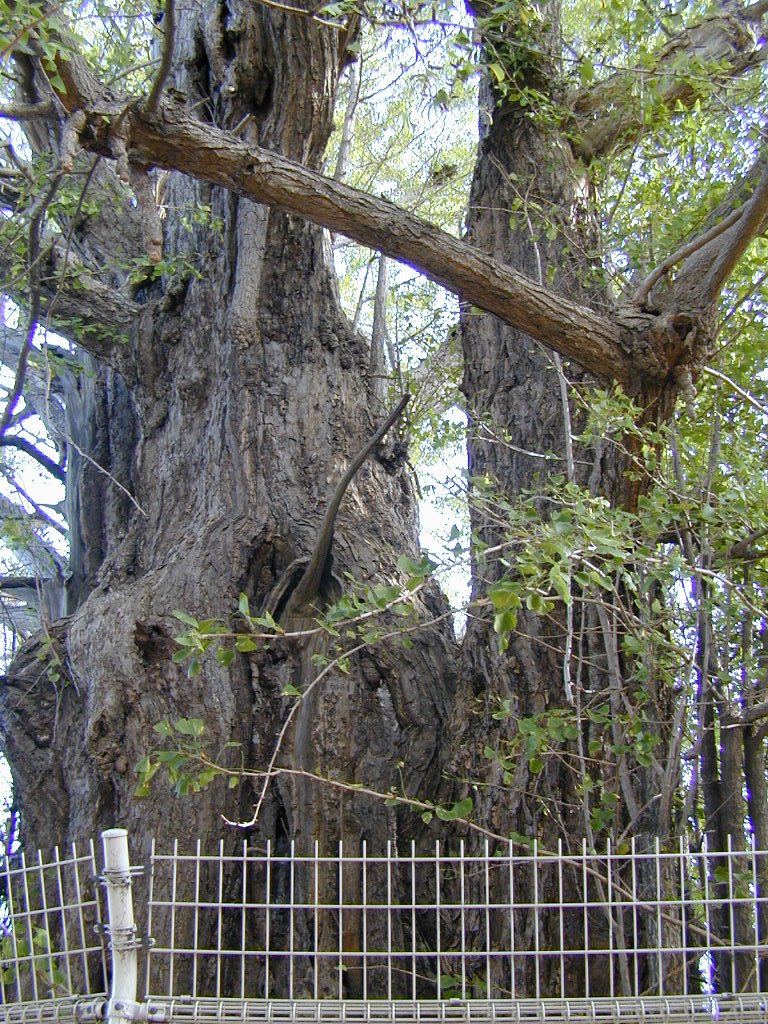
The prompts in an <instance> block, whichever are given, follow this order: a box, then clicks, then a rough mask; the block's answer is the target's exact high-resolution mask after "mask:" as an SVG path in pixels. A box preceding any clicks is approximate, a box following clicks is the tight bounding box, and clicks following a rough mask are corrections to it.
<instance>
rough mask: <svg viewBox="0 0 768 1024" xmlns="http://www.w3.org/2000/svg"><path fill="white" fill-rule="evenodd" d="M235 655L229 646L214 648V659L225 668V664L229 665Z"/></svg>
mask: <svg viewBox="0 0 768 1024" xmlns="http://www.w3.org/2000/svg"><path fill="white" fill-rule="evenodd" d="M234 657H235V652H234V651H233V650H232V649H231V648H230V647H217V648H216V661H217V662H218V663H219V665H223V666H224V667H225V668H226V666H227V665H231V664H232V662H233V660H234Z"/></svg>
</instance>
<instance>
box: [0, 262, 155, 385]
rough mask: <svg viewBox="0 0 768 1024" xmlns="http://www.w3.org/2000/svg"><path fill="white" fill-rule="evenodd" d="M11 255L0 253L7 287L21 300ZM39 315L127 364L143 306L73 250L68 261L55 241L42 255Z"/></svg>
mask: <svg viewBox="0 0 768 1024" xmlns="http://www.w3.org/2000/svg"><path fill="white" fill-rule="evenodd" d="M11 268H12V254H11V253H7V252H6V253H4V252H0V278H3V279H4V281H5V283H4V285H3V287H4V288H5V289H6V291H7V292H8V293H9V294H10V295H11V296H12V297H13V299H14V300H15V301H17V302H19V303H21V304H22V305H24V304H26V302H27V298H26V294H25V292H24V291H23V290H22V287H21V285H20V284H19V283H18V282H17V283H16V284H15V285H14V283H13V282H11V281H9V278H10V275H11ZM39 291H40V320H41V321H44V323H43V326H46V327H53V328H58V329H60V330H61V333H62V334H64V335H65V336H67V337H70V338H72V339H73V340H75V341H76V342H77V344H78V345H80V346H81V347H82V348H84V349H86V350H87V351H88V352H90V353H91V354H92V355H94V356H96V357H97V358H98V359H102V360H103V361H105V362H107V363H108V364H109V365H112V366H115V367H117V368H121V367H122V363H123V359H124V355H125V352H126V349H125V345H124V342H125V339H126V338H128V337H130V335H131V332H132V330H133V326H134V324H135V322H136V318H137V316H138V313H139V307H138V306H137V305H136V304H135V303H134V302H131V301H130V299H127V298H125V296H123V295H121V294H120V293H119V292H118V291H116V290H115V289H114V288H109V287H107V285H105V284H103V283H102V282H101V281H99V280H97V278H95V277H94V276H93V275H92V274H91V273H89V272H88V271H87V270H86V269H85V268H84V267H83V266H82V264H80V263H79V262H78V261H77V260H76V259H75V258H74V257H73V256H72V255H70V256H69V258H67V259H66V260H65V252H64V249H63V247H62V246H60V245H55V246H54V247H52V248H49V250H48V252H47V253H45V254H44V255H43V256H42V257H41V275H40V289H39Z"/></svg>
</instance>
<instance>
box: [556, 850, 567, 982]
mask: <svg viewBox="0 0 768 1024" xmlns="http://www.w3.org/2000/svg"><path fill="white" fill-rule="evenodd" d="M564 892H565V890H564V888H563V841H562V839H558V840H557V900H558V923H559V928H558V932H559V935H560V998H561V999H565V997H566V994H567V993H566V990H565V981H566V975H565V953H564V950H565V922H564V920H563V917H564V914H565V896H564Z"/></svg>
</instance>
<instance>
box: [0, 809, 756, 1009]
mask: <svg viewBox="0 0 768 1024" xmlns="http://www.w3.org/2000/svg"><path fill="white" fill-rule="evenodd" d="M103 839H104V849H105V858H104V865H103V868H102V871H101V874H100V876H99V877H97V868H96V862H95V857H94V853H93V849H91V848H89V850H88V852H87V853H86V854H84V855H83V854H79V853H77V852H76V851H75V850H72V852H71V854H69V855H66V856H62V855H61V854H60V853H59V852H58V851H57V852H55V854H54V856H53V858H51V860H49V861H47V862H44V861H43V860H42V858H41V857H40V856H38V857H37V858H36V859H34V861H29V860H26V861H25V859H24V858H23V857H20V858H8V859H7V860H6V863H5V864H4V866H3V869H2V881H1V883H0V884H2V887H3V891H2V893H0V907H1V908H2V909H3V910H4V913H5V919H4V921H3V934H2V940H1V942H2V948H1V950H0V952H1V954H2V965H1V966H0V995H1V996H2V1006H0V1015H2V1019H3V1020H5V1021H8V1022H9V1024H11V1022H17V1021H18V1022H20V1024H21V1022H26V1021H42V1020H67V1021H69V1020H73V1019H74V1020H79V1021H81V1022H84V1021H88V1020H96V1019H100V1018H102V1017H107V1018H109V1020H110V1022H111V1024H117V1022H118V1021H119V1022H126V1021H138V1020H142V1021H150V1022H164V1021H179V1022H182V1021H187V1020H188V1021H201V1022H207V1021H211V1022H219V1021H221V1022H224V1021H230V1020H231V1021H234V1020H238V1021H240V1020H242V1021H246V1020H255V1021H256V1020H258V1021H265V1020H270V1021H297V1022H298V1021H324V1020H329V1021H330V1020H332V1021H338V1020H344V1021H361V1022H362V1021H403V1022H417V1021H418V1022H422V1021H424V1022H427V1021H448V1020H467V1021H499V1022H511V1021H544V1022H549V1021H604V1022H609V1021H620V1022H623V1021H639V1020H643V1021H678V1020H686V1021H698V1020H712V1019H715V1018H716V1019H718V1020H721V1021H734V1022H736V1021H738V1022H748V1021H765V1022H768V960H767V958H768V852H761V851H756V850H754V849H750V850H747V851H743V850H734V849H731V850H729V851H728V852H725V853H711V852H708V851H706V850H703V851H701V852H694V851H691V850H689V849H687V848H686V846H685V845H684V844H681V845H680V846H679V847H678V848H677V849H675V850H664V849H660V848H659V847H658V846H657V847H656V848H655V849H652V850H641V849H639V848H638V847H637V846H635V845H630V846H629V847H628V848H627V849H622V850H619V851H614V850H611V849H610V848H609V849H608V850H606V851H605V852H604V853H601V854H595V853H590V852H588V851H587V850H586V848H584V849H582V850H581V851H580V852H578V853H575V854H573V853H568V854H566V853H565V852H564V851H563V850H562V849H560V850H558V851H556V852H547V851H543V850H541V849H537V848H535V847H534V848H533V849H531V850H526V849H524V848H521V847H519V846H514V847H513V846H512V845H511V844H510V845H508V846H506V845H505V846H504V847H503V848H502V847H499V846H498V845H496V846H489V845H487V844H486V845H485V846H483V847H481V848H474V847H473V848H469V847H464V846H463V845H460V846H459V847H458V848H457V849H456V850H453V851H450V850H448V849H445V848H443V847H441V846H440V845H439V844H438V845H436V846H435V847H434V848H432V849H430V850H429V851H427V852H425V851H424V850H419V849H417V848H416V847H415V846H410V847H408V848H407V849H402V848H400V849H398V848H396V847H395V846H394V844H392V845H390V846H389V847H388V848H387V849H386V850H385V851H383V852H379V853H374V852H373V851H369V850H367V849H366V847H365V845H364V844H363V845H362V846H361V848H360V849H359V850H356V851H355V852H354V853H353V852H351V851H347V850H343V849H341V848H340V849H338V850H336V851H334V852H333V854H327V853H323V852H321V851H320V850H319V849H317V848H315V849H314V850H312V851H311V852H310V853H301V852H299V851H297V850H295V849H293V848H292V847H288V846H285V847H273V846H267V847H266V849H263V850H255V849H253V848H251V847H249V846H248V845H247V844H246V843H243V844H242V845H239V846H238V847H237V849H234V848H233V844H232V843H229V845H227V844H225V843H224V842H222V843H221V844H220V845H219V847H218V848H217V849H216V850H214V851H208V852H206V851H204V850H202V849H201V848H200V847H199V846H198V848H197V849H196V850H194V851H191V852H181V851H180V850H179V849H178V846H177V844H173V845H172V847H170V848H163V849H161V848H160V847H159V846H157V847H155V846H153V848H152V851H151V853H150V855H149V857H148V862H147V864H146V866H145V867H144V868H135V867H132V866H131V865H130V864H129V862H128V844H127V834H126V833H125V831H124V830H118V829H115V830H111V831H110V832H108V833H105V834H104V837H103ZM134 913H135V919H136V922H137V923H136V924H135V923H134Z"/></svg>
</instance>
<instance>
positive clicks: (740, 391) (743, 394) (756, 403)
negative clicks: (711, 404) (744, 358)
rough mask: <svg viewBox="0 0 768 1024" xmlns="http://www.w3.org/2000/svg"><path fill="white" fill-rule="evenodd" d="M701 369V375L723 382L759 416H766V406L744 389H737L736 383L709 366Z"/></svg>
mask: <svg viewBox="0 0 768 1024" xmlns="http://www.w3.org/2000/svg"><path fill="white" fill-rule="evenodd" d="M701 369H702V373H706V374H709V376H710V377H717V378H718V380H722V381H724V382H725V383H726V384H727V385H728V386H729V387H731V388H733V390H734V391H735V392H736V394H737V395H741V397H742V398H743V399H744V400H745V401H746V402H749V404H750V405H751V406H752V407H753V408H754V409H756V410H757V411H758V412H759V413H760V415H761V416H768V406H765V405H763V404H762V403H761V402H759V401H758V399H757V398H755V396H754V395H751V394H750V393H749V392H748V391H745V390H744V388H742V387H739V385H738V384H737V383H736V381H735V380H731V378H730V377H729V376H727V374H725V373H721V371H720V370H715V369H713V368H712V367H711V366H702V368H701Z"/></svg>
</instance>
